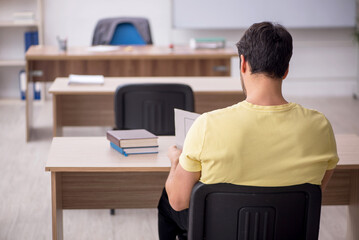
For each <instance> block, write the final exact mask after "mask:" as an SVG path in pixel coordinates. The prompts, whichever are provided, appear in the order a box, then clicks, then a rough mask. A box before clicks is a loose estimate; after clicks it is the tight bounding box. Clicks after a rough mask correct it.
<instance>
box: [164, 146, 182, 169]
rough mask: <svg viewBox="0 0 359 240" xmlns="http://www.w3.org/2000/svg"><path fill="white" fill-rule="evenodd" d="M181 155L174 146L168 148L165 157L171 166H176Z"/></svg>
mask: <svg viewBox="0 0 359 240" xmlns="http://www.w3.org/2000/svg"><path fill="white" fill-rule="evenodd" d="M181 153H182V150H180V149H178V148H177V147H176V146H175V145H173V146H171V147H169V148H168V152H167V156H168V158H169V159H170V161H171V166H177V165H178V161H179V157H180V155H181Z"/></svg>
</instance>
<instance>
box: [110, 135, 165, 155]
mask: <svg viewBox="0 0 359 240" xmlns="http://www.w3.org/2000/svg"><path fill="white" fill-rule="evenodd" d="M106 136H107V139H108V140H109V141H110V145H111V147H112V148H113V149H115V150H117V151H118V152H120V153H121V154H123V155H125V156H126V157H127V156H128V155H132V154H149V153H158V137H157V136H156V135H154V134H152V133H150V132H149V131H147V130H145V129H135V130H109V131H107V134H106Z"/></svg>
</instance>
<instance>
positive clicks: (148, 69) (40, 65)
mask: <svg viewBox="0 0 359 240" xmlns="http://www.w3.org/2000/svg"><path fill="white" fill-rule="evenodd" d="M235 56H238V53H237V52H236V50H235V49H234V48H225V49H214V50H192V49H190V48H188V47H186V46H175V47H174V49H173V50H171V49H169V48H168V47H156V46H150V45H148V46H133V47H119V48H118V49H117V50H114V51H108V52H96V51H93V49H92V50H91V48H89V47H70V48H69V49H68V51H67V52H60V51H58V48H57V47H56V46H32V47H30V49H29V50H28V51H27V52H26V72H27V78H26V79H27V83H26V85H27V86H28V83H29V82H52V81H54V79H55V78H57V77H68V76H69V74H101V75H104V76H105V77H150V76H230V74H231V58H232V57H235ZM28 89H29V87H27V90H26V96H28V97H27V98H26V141H28V140H29V138H30V130H31V126H32V122H31V121H32V100H31V99H32V96H31V91H28Z"/></svg>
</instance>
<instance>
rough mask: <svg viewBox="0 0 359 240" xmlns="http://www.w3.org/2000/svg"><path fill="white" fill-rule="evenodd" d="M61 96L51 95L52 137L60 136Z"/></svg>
mask: <svg viewBox="0 0 359 240" xmlns="http://www.w3.org/2000/svg"><path fill="white" fill-rule="evenodd" d="M60 98H61V96H58V95H56V94H54V95H53V97H52V111H53V113H52V117H53V119H52V121H53V128H52V135H53V136H54V137H56V136H62V126H61V112H60V109H61V101H60V100H61V99H60Z"/></svg>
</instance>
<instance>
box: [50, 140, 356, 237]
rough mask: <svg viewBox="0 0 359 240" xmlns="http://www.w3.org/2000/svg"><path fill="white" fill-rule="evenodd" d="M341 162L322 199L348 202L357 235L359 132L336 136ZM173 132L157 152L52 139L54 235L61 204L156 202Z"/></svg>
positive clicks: (331, 202)
mask: <svg viewBox="0 0 359 240" xmlns="http://www.w3.org/2000/svg"><path fill="white" fill-rule="evenodd" d="M336 140H337V146H338V153H339V157H340V162H339V164H338V166H337V169H336V170H335V172H334V174H333V177H332V179H331V180H330V182H329V184H328V187H327V190H326V191H325V193H324V195H323V204H326V205H349V207H348V209H349V211H348V231H347V239H351V240H357V239H359V229H358V227H357V225H358V222H359V137H358V136H356V135H336ZM173 143H174V137H160V138H159V146H160V148H159V154H158V155H157V154H153V155H152V154H151V155H150V154H149V155H141V156H129V157H124V156H122V155H120V154H119V153H118V152H116V151H115V150H113V149H111V148H110V145H109V142H108V140H106V139H105V137H77V138H74V137H72V138H67V137H63V138H54V139H53V142H52V145H51V149H50V153H49V158H48V160H47V162H46V171H50V172H51V189H52V230H53V239H62V233H63V226H62V222H63V220H62V210H63V209H110V208H147V207H152V208H154V207H156V206H157V201H158V199H159V197H160V194H161V191H162V188H163V186H164V183H165V180H166V178H167V175H168V171H169V169H170V162H169V160H168V159H167V157H166V152H167V148H168V146H170V145H172V144H173Z"/></svg>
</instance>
